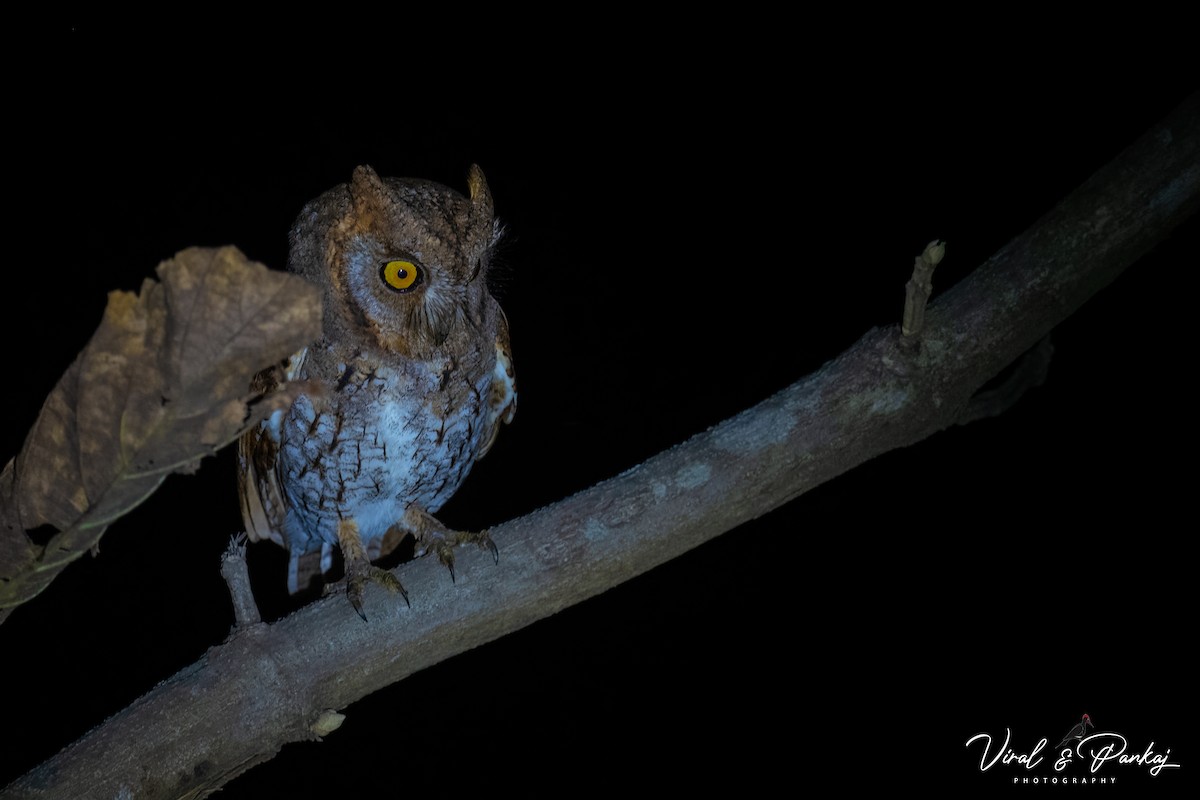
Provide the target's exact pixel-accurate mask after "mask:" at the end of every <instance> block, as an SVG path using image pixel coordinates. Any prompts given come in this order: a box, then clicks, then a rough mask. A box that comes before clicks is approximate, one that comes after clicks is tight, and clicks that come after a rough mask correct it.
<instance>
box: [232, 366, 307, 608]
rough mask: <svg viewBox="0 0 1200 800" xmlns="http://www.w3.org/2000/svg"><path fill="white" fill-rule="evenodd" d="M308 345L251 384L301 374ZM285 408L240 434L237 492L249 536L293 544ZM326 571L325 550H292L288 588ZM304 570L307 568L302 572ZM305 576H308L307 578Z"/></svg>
mask: <svg viewBox="0 0 1200 800" xmlns="http://www.w3.org/2000/svg"><path fill="white" fill-rule="evenodd" d="M307 354H308V350H307V348H305V349H304V350H301V351H299V352H297V353H295V354H294V355H293V356H292V357H291V358H289V359H288V360H287V362H285V363H284V364H283V365H281V367H272V368H270V369H265V370H263V371H262V372H260V373H258V374H257V375H256V376H254V380H253V382H252V383H251V387H250V388H251V390H252V391H254V392H256V393H259V394H267V393H268V392H271V391H273V390H274V389H275V388H276V387H278V386H279V383H280V379H281V378H282V379H283V380H289V381H290V380H294V379H295V378H296V377H297V376H298V375H299V374H300V368H301V367H302V366H303V364H304V358H305V356H306V355H307ZM284 413H285V412H284V411H282V410H280V411H276V412H275V413H274V414H272V415H271V416H270V417H269V418H267V419H266V420H264V421H263V422H262V423H261V424H260V425H259V426H258V427H255V428H251V429H250V430H248V431H246V432H245V433H244V434H242V438H241V439H239V440H238V467H239V469H238V495H239V497H240V498H241V504H242V522H243V524H245V526H246V535H247V536H249V537H250V541H252V542H259V541H263V540H264V539H269V540H271V541H272V542H275V543H276V544H278V545H281V546H283V547H287V548H289V550H290V549H291V548H290V543H289V542H288V541H287V539H286V538H285V537H284V533H283V520H284V517H285V516H286V515H287V496H286V495H285V494H284V493H283V490H282V488H281V487H280V482H279V465H278V455H279V437H280V426H281V424H282V421H283V414H284ZM320 571H321V566H320V554H318V553H301V552H299V551H298V550H292V551H291V564H290V566H289V568H288V588H289V590H290V591H291V592H292V593H293V594H295V593H296V592H297V591H298V590H299V589H300V587H303V586H307V585H308V579H309V578H311V577H312V575H314V574H318V573H320ZM301 573H304V574H303V576H302V575H301ZM302 578H303V580H302Z"/></svg>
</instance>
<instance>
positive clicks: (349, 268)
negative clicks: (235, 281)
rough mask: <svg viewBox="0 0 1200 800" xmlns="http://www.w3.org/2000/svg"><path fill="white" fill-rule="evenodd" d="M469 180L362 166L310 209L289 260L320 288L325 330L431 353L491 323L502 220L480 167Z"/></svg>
mask: <svg viewBox="0 0 1200 800" xmlns="http://www.w3.org/2000/svg"><path fill="white" fill-rule="evenodd" d="M467 187H468V196H467V197H464V196H463V195H461V194H459V193H458V192H456V191H454V190H452V189H449V188H447V187H445V186H442V185H440V184H437V183H433V182H430V181H423V180H415V179H409V178H380V177H379V176H378V175H377V174H376V173H375V171H374V170H373V169H371V168H370V167H368V166H361V167H358V168H356V169H355V170H354V175H353V177H352V178H351V180H350V183H348V184H342V185H340V186H337V187H335V188H334V189H332V190H330V191H328V192H326V193H325V194H323V195H321V196H320V197H318V198H317V199H316V200H313V201H312V202H311V203H309V204H308V205H306V206H305V207H304V210H303V211H301V212H300V217H299V218H298V219H297V220H296V224H295V225H294V226H293V227H292V232H291V255H290V257H289V267H290V269H291V270H292V271H293V272H296V273H299V274H300V275H303V276H304V277H306V278H308V279H309V280H311V281H313V282H314V283H317V284H318V285H320V286H321V287H322V289H323V293H324V301H325V334H326V336H327V337H338V338H341V339H347V338H349V339H351V340H353V339H357V340H359V341H361V342H362V343H363V344H364V345H366V346H367V347H371V348H376V349H379V350H381V351H383V352H395V353H400V354H401V355H404V356H407V357H409V358H416V359H425V358H431V357H433V355H435V354H436V353H437V352H438V351H439V349H440V348H442V347H444V346H446V345H447V343H448V342H449V343H450V344H452V343H453V342H452V341H451V340H452V339H453V338H454V337H456V336H469V335H470V333H471V330H472V329H478V328H479V327H480V326H481V325H483V324H484V323H485V319H486V317H487V316H488V315H489V314H490V313H494V311H493V309H494V308H495V301H494V300H493V299H492V297H491V295H490V294H489V293H488V288H487V271H488V264H489V260H490V256H491V252H492V248H493V246H494V245H495V243H496V240H497V238H498V227H497V225H496V223H495V219H494V215H493V209H492V196H491V193H490V191H489V190H488V186H487V181H486V180H485V179H484V177H483V171H482V170H480V169H479V167H478V166H475V165H472V166H471V169H470V172H469V173H468V176H467Z"/></svg>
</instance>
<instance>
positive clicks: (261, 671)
mask: <svg viewBox="0 0 1200 800" xmlns="http://www.w3.org/2000/svg"><path fill="white" fill-rule="evenodd" d="M1198 204H1200V97H1195V96H1194V97H1192V98H1190V99H1189V100H1188V101H1187V102H1186V103H1185V104H1184V105H1183V106H1181V107H1180V108H1179V109H1177V110H1176V111H1175V112H1174V113H1173V114H1172V115H1171V117H1169V118H1168V119H1167V120H1166V121H1164V122H1163V123H1161V124H1160V125H1159V126H1157V127H1156V128H1154V129H1153V130H1152V131H1150V132H1149V133H1148V134H1146V135H1145V136H1144V137H1142V139H1140V140H1139V141H1138V142H1137V143H1135V144H1134V145H1133V146H1132V147H1130V148H1129V149H1128V150H1126V151H1125V152H1124V153H1123V154H1122V155H1120V156H1119V157H1118V158H1117V159H1116V160H1114V161H1113V162H1112V163H1110V164H1109V165H1108V166H1106V167H1104V168H1103V169H1102V170H1100V172H1098V173H1097V174H1096V175H1094V176H1093V177H1092V178H1091V179H1090V180H1088V181H1087V183H1085V184H1084V185H1083V186H1082V187H1080V188H1079V189H1077V190H1076V191H1075V192H1074V193H1072V194H1071V195H1070V196H1069V197H1068V198H1066V199H1065V200H1064V201H1063V202H1062V203H1060V204H1059V205H1058V206H1057V207H1056V208H1054V209H1053V210H1052V211H1051V212H1050V213H1049V214H1047V215H1046V216H1045V217H1043V218H1042V219H1041V220H1040V221H1039V222H1038V223H1036V224H1035V225H1034V226H1033V227H1032V228H1031V229H1030V230H1028V231H1026V232H1025V233H1024V234H1022V235H1021V236H1019V237H1017V238H1016V239H1014V240H1013V241H1012V242H1010V243H1009V244H1008V245H1006V246H1005V247H1004V248H1002V249H1001V250H1000V251H999V252H998V253H996V254H995V255H994V256H993V257H992V258H991V259H989V260H988V261H987V262H986V263H985V264H984V265H982V266H981V267H980V268H979V269H977V270H976V271H975V272H974V273H973V274H972V275H970V276H969V277H968V278H966V279H964V280H963V281H961V282H960V283H959V284H958V285H957V286H955V287H954V288H953V289H952V290H950V291H948V292H946V293H945V295H943V296H942V297H941V298H940V299H937V300H935V302H934V303H933V304H932V305H930V306H929V308H928V309H927V311H926V314H925V323H924V327H923V330H922V331H921V334H920V341H919V346H918V347H911V346H904V347H902V346H901V345H900V339H901V337H900V332H899V326H894V327H891V328H887V329H876V330H872V331H870V332H868V333H867V334H866V335H865V336H864V337H863V338H862V339H861V340H860V341H859V342H858V343H856V344H855V345H854V346H853V347H851V348H850V349H849V350H847V351H846V352H845V353H843V354H842V355H841V356H839V357H838V358H837V359H835V360H833V361H831V362H830V363H828V364H826V365H825V366H824V367H822V368H821V369H820V370H818V371H817V372H816V373H814V374H813V375H811V376H809V377H807V378H805V379H804V380H801V381H799V382H798V383H796V384H794V385H792V386H790V387H789V388H787V389H785V390H783V391H782V392H779V393H778V394H776V395H775V396H773V397H771V398H769V399H767V400H765V401H763V402H762V403H760V404H758V405H757V406H755V407H754V408H752V409H749V410H747V411H745V412H743V413H741V414H739V415H737V416H735V417H733V418H731V419H729V420H726V421H725V422H723V423H722V424H720V425H718V426H716V427H715V428H713V429H712V430H710V431H708V432H706V433H704V434H701V435H699V436H696V437H694V438H692V439H690V440H689V441H688V442H686V443H684V444H682V445H679V446H677V447H675V448H672V449H671V450H668V451H666V452H664V453H661V454H659V455H658V456H655V457H654V458H652V459H650V460H649V461H646V462H645V463H643V464H641V465H639V466H637V467H635V468H633V469H631V470H629V471H627V472H625V473H624V474H622V475H619V476H617V477H615V478H612V479H610V480H607V481H605V482H603V483H601V484H598V485H597V486H594V487H592V488H591V489H588V490H587V491H584V492H581V493H579V494H577V495H575V496H573V497H570V498H567V499H566V500H563V501H561V502H559V503H556V504H554V505H552V506H549V507H547V508H543V509H541V510H539V511H537V512H535V513H533V514H530V515H528V516H526V517H522V518H520V519H517V520H513V521H512V522H509V523H506V524H504V525H502V526H500V527H498V528H496V529H494V530H493V531H492V534H493V537H494V539H495V541H496V542H497V543H498V544H499V545H500V548H501V550H502V555H503V559H502V561H501V566H500V567H499V568H497V567H494V566H492V564H491V559H490V558H489V557H487V556H485V555H484V554H483V553H476V552H465V553H463V554H462V555H461V556H460V560H459V562H458V565H459V580H458V583H457V584H455V585H451V584H450V583H448V582H447V581H445V580H444V576H443V574H442V570H441V568H440V566H439V565H438V564H436V563H431V562H428V561H423V562H417V563H413V564H409V565H407V566H405V567H403V568H402V570H403V573H404V574H403V580H404V583H405V585H406V586H409V587H410V588H411V589H412V590H413V592H412V597H413V605H412V608H411V609H406V608H405V607H404V606H402V605H400V606H397V605H396V604H395V602H394V599H393V598H390V597H388V596H387V595H385V594H384V593H382V592H381V591H378V590H376V589H370V590H369V594H368V596H367V598H366V602H367V603H369V604H371V605H373V606H375V607H381V608H382V607H395V608H396V611H395V613H393V614H389V615H385V614H376V615H372V616H371V619H370V622H369V623H367V624H363V623H362V622H361V621H360V620H359V619H358V617H356V616H355V615H354V612H353V609H352V608H351V607H350V605H349V604H348V603H347V602H346V601H345V599H344V598H341V597H330V598H326V599H324V600H322V601H319V602H316V603H313V604H312V605H310V606H308V607H306V608H304V609H302V610H300V611H299V612H297V613H295V614H293V615H292V616H290V617H287V618H285V619H283V620H280V621H279V622H277V623H275V624H272V625H264V624H256V625H249V626H247V627H245V628H241V629H235V632H234V635H232V636H231V637H230V638H229V639H228V640H227V641H226V642H225V643H224V644H222V645H220V646H218V647H214V648H212V649H211V650H210V651H209V652H208V653H207V654H206V655H205V657H204V658H202V659H201V660H200V661H198V662H197V663H196V664H194V665H192V666H191V667H189V668H187V669H185V670H183V671H182V672H180V673H178V674H177V675H175V676H174V677H172V678H170V679H169V680H167V681H166V682H164V683H163V684H161V685H160V686H159V687H157V688H156V689H154V690H153V691H152V692H150V693H149V694H147V695H146V696H144V697H143V698H141V699H140V700H138V701H137V702H136V703H134V704H133V705H132V706H130V707H129V708H128V709H126V710H124V711H123V712H121V713H120V714H118V715H116V716H114V717H113V718H112V719H110V720H108V721H107V722H106V723H104V724H103V725H101V726H100V727H98V728H96V729H95V730H93V731H92V732H91V733H89V734H88V735H87V736H85V737H84V738H83V739H81V740H80V741H79V742H77V743H75V744H74V745H72V746H71V747H68V748H67V749H65V750H64V751H63V752H61V753H59V754H58V755H57V756H55V757H54V758H53V759H51V760H50V761H48V762H46V763H45V764H43V765H41V766H40V767H38V768H37V769H35V770H33V771H32V772H30V773H29V774H27V775H25V776H24V777H22V778H21V779H20V780H18V781H17V782H16V783H15V784H13V786H11V787H9V791H12V792H14V793H15V794H16V795H18V796H30V795H33V796H39V797H40V796H46V797H51V796H53V797H72V796H84V795H96V796H100V795H103V796H117V795H118V793H119V792H121V791H125V792H128V793H131V794H132V795H134V796H137V797H179V796H198V795H201V794H203V793H204V792H206V791H209V790H212V789H215V788H217V787H219V786H221V785H223V784H224V783H225V782H227V781H228V780H229V779H230V778H232V777H233V776H234V775H236V774H237V773H239V772H241V771H243V770H245V769H247V768H249V767H250V766H252V765H253V764H255V763H259V762H261V761H264V760H267V759H269V758H271V756H272V755H273V754H274V753H275V752H277V751H278V749H279V748H280V747H281V746H282V745H283V744H284V743H286V742H289V741H297V740H301V739H312V738H315V737H317V736H318V735H321V734H323V733H325V732H328V731H329V730H330V729H331V726H333V727H336V722H337V714H336V709H340V708H344V707H345V706H346V705H348V704H350V703H351V702H353V701H355V700H357V699H358V698H360V697H362V696H364V695H366V694H368V693H370V692H372V691H375V690H376V689H379V688H381V687H383V686H386V685H388V684H390V683H393V682H395V681H398V680H400V679H402V678H404V677H406V676H408V675H410V674H412V673H413V672H416V671H417V670H420V669H423V668H425V667H427V666H430V665H432V664H435V663H437V662H439V661H441V660H443V659H445V658H448V657H450V656H452V655H454V654H456V653H460V652H463V651H464V650H467V649H469V648H472V647H475V646H477V645H480V644H483V643H485V642H488V641H490V640H492V639H495V638H498V637H500V636H503V635H504V634H506V633H509V632H511V631H514V630H516V629H518V628H520V627H522V626H525V625H528V624H530V623H531V622H534V621H535V620H538V619H541V618H543V617H546V616H549V615H550V614H553V613H555V612H556V611H558V610H560V609H562V608H565V607H566V606H569V605H571V604H573V603H577V602H579V601H581V600H584V599H585V598H588V597H591V596H592V595H595V594H598V593H599V592H602V591H604V590H605V589H607V588H609V587H611V586H614V585H616V584H618V583H620V582H622V581H625V580H628V579H629V578H632V577H634V576H636V575H638V574H640V573H642V572H645V571H647V570H649V569H651V568H652V567H654V566H656V565H658V564H661V563H663V562H665V561H667V560H669V559H671V558H674V557H675V556H677V555H679V554H681V553H683V552H685V551H686V550H689V549H690V548H693V547H695V546H696V545H698V544H700V543H702V542H704V541H705V540H707V539H710V538H712V537H715V536H717V535H719V534H720V533H722V532H724V531H727V530H729V529H731V528H733V527H735V526H737V525H738V524H740V523H742V522H745V521H746V520H749V519H752V518H754V517H757V516H760V515H762V514H764V513H766V512H767V511H769V510H771V509H773V508H775V507H777V506H779V505H782V504H783V503H786V502H788V501H789V500H791V499H792V498H794V497H796V496H798V495H800V494H802V493H804V492H805V491H807V490H809V489H811V488H813V487H815V486H817V485H818V484H820V483H822V482H824V481H827V480H829V479H830V478H833V477H835V476H837V475H839V474H841V473H842V472H845V471H846V470H849V469H851V468H853V467H854V466H856V465H858V464H861V463H863V462H864V461H867V460H868V459H871V458H873V457H875V456H877V455H879V454H881V453H884V452H887V451H888V450H892V449H894V448H897V447H903V446H905V445H908V444H911V443H913V442H917V441H919V440H921V439H923V438H925V437H928V436H930V435H931V434H933V433H935V432H937V431H939V430H941V429H943V428H945V427H947V426H949V425H952V424H954V423H955V422H957V421H958V420H959V419H960V418H961V417H962V415H963V414H964V411H965V409H967V408H968V404H969V402H970V399H971V397H972V395H973V394H974V393H975V392H976V391H977V390H978V389H979V387H980V386H982V385H983V384H984V383H985V382H986V381H987V380H989V379H990V378H992V377H994V376H995V375H997V374H998V373H999V372H1000V371H1001V370H1002V369H1003V368H1004V367H1005V366H1006V365H1007V364H1009V363H1010V362H1012V361H1013V360H1015V359H1016V358H1017V357H1018V356H1020V355H1021V354H1022V353H1023V352H1025V351H1027V350H1029V349H1030V348H1031V347H1032V346H1033V345H1034V344H1035V343H1036V342H1037V341H1038V340H1040V339H1041V338H1042V337H1044V336H1045V335H1046V334H1047V333H1048V332H1049V330H1050V329H1051V328H1052V327H1054V326H1055V325H1056V324H1058V323H1059V322H1061V321H1062V320H1064V319H1065V318H1066V317H1068V316H1069V315H1070V314H1071V313H1072V312H1074V311H1075V310H1076V309H1077V308H1078V307H1079V306H1080V305H1082V304H1083V303H1084V302H1085V301H1086V300H1087V298H1088V297H1090V296H1091V295H1092V294H1093V293H1095V292H1096V291H1098V290H1099V289H1100V288H1102V287H1103V286H1105V285H1106V284H1108V283H1109V282H1110V281H1111V280H1112V279H1113V278H1115V277H1116V276H1117V275H1118V274H1119V273H1120V272H1121V270H1123V269H1124V268H1125V267H1127V266H1129V265H1130V264H1132V263H1133V262H1134V261H1136V260H1137V259H1138V257H1139V256H1141V255H1142V254H1143V253H1145V252H1146V251H1147V250H1148V249H1150V248H1151V247H1152V246H1153V245H1154V243H1155V242H1156V241H1158V240H1159V239H1161V238H1162V237H1164V236H1165V235H1166V234H1167V233H1168V232H1169V231H1170V230H1171V229H1172V228H1173V227H1174V226H1175V225H1177V224H1178V223H1179V222H1180V221H1181V220H1182V219H1183V218H1184V217H1186V216H1187V215H1188V214H1189V213H1191V212H1192V211H1194V210H1195V209H1196V208H1197V205H1198ZM389 604H390V605H389Z"/></svg>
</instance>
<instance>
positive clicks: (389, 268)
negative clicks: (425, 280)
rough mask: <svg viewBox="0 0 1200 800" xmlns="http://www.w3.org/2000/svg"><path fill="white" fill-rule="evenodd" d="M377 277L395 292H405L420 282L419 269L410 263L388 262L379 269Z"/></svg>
mask: <svg viewBox="0 0 1200 800" xmlns="http://www.w3.org/2000/svg"><path fill="white" fill-rule="evenodd" d="M379 277H381V278H383V282H384V283H386V284H387V285H388V286H390V287H391V288H393V289H395V290H396V291H397V292H407V291H408V290H409V289H412V288H413V287H414V286H416V285H417V284H418V283H420V282H421V268H420V267H418V266H417V265H416V264H414V263H412V262H411V261H389V262H387V263H386V264H384V265H383V267H382V268H380V270H379Z"/></svg>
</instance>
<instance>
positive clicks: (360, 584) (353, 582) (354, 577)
mask: <svg viewBox="0 0 1200 800" xmlns="http://www.w3.org/2000/svg"><path fill="white" fill-rule="evenodd" d="M367 581H371V582H373V583H377V584H379V585H380V586H382V587H383V588H385V589H387V590H388V591H389V592H399V593H400V596H401V597H403V598H404V604H405V605H406V606H408V607H409V608H412V603H410V602H409V601H408V590H406V589H405V588H404V585H403V584H402V583H400V579H399V578H397V577H396V576H395V575H393V574H392V573H390V572H388V571H387V570H386V569H382V568H380V567H374V566H371V565H369V564H367V565H358V566H357V567H355V566H351V568H350V571H349V573H348V574H347V576H346V597H347V598H349V600H350V605H352V606H354V610H355V611H357V612H358V615H359V616H360V617H362V619H363V622H367V615H366V614H365V613H363V601H362V595H363V588H364V587H365V586H366V585H367Z"/></svg>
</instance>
